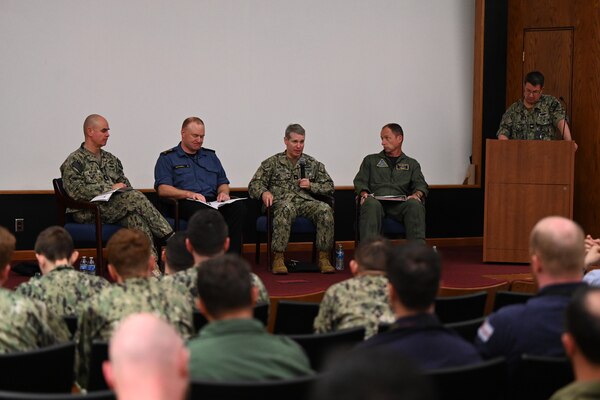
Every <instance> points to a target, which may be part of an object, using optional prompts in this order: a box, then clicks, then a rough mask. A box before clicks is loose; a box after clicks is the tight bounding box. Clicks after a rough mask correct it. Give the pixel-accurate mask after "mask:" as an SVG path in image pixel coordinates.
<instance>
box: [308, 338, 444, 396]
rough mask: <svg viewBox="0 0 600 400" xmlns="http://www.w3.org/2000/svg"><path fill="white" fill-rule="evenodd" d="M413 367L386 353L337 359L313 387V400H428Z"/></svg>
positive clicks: (426, 386) (425, 382)
mask: <svg viewBox="0 0 600 400" xmlns="http://www.w3.org/2000/svg"><path fill="white" fill-rule="evenodd" d="M432 387H433V385H432V384H431V382H430V381H429V378H427V377H426V376H424V375H423V374H421V373H420V372H419V370H418V368H417V366H416V365H415V364H414V363H413V362H412V361H410V360H408V359H405V358H404V357H403V356H402V355H401V354H396V353H394V352H390V351H389V350H387V349H380V348H379V349H378V348H376V349H359V350H354V351H352V352H350V353H349V354H348V355H346V356H344V357H342V358H340V359H338V361H337V362H335V363H334V364H333V365H331V366H330V368H328V370H327V372H326V373H324V374H323V375H322V376H321V378H320V379H319V380H318V381H317V383H316V386H315V393H314V396H313V397H312V398H313V399H315V400H329V399H344V400H395V399H402V400H432V399H434V398H435V397H434V394H433V390H432Z"/></svg>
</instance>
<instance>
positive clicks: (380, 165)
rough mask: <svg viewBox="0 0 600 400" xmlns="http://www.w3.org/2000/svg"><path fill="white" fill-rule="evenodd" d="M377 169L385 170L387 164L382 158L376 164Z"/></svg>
mask: <svg viewBox="0 0 600 400" xmlns="http://www.w3.org/2000/svg"><path fill="white" fill-rule="evenodd" d="M377 167H379V168H387V167H388V165H387V162H385V160H384V159H383V158H382V159H381V160H379V162H378V163H377Z"/></svg>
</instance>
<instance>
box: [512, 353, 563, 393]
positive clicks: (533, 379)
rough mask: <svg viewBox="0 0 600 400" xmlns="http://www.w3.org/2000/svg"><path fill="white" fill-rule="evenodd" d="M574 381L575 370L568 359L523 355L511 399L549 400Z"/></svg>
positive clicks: (514, 379) (516, 373)
mask: <svg viewBox="0 0 600 400" xmlns="http://www.w3.org/2000/svg"><path fill="white" fill-rule="evenodd" d="M573 379H575V378H574V376H573V369H572V368H571V363H570V362H569V360H568V359H567V358H565V357H547V356H534V355H531V354H523V355H522V356H521V359H520V360H519V365H518V366H517V369H516V371H515V375H514V378H513V382H512V385H511V386H512V389H513V393H511V398H514V399H516V400H520V399H527V400H542V399H544V400H547V399H548V398H550V397H551V396H552V394H553V393H554V392H556V391H557V390H558V389H560V388H562V387H563V386H566V385H567V384H569V383H571V382H573Z"/></svg>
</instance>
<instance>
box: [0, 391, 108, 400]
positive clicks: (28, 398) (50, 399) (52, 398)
mask: <svg viewBox="0 0 600 400" xmlns="http://www.w3.org/2000/svg"><path fill="white" fill-rule="evenodd" d="M0 399H1V400H4V399H6V400H9V399H10V400H21V399H23V400H115V399H116V396H115V394H114V393H113V392H111V391H110V390H105V391H102V392H94V393H87V394H85V393H77V394H73V393H71V392H68V393H25V392H4V391H0Z"/></svg>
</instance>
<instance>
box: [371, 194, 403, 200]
mask: <svg viewBox="0 0 600 400" xmlns="http://www.w3.org/2000/svg"><path fill="white" fill-rule="evenodd" d="M373 197H375V198H376V199H377V200H379V201H406V199H407V197H406V196H405V195H403V194H398V195H388V196H373Z"/></svg>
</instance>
